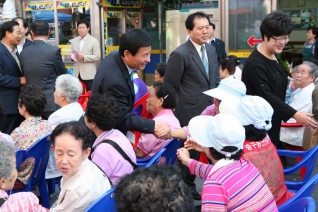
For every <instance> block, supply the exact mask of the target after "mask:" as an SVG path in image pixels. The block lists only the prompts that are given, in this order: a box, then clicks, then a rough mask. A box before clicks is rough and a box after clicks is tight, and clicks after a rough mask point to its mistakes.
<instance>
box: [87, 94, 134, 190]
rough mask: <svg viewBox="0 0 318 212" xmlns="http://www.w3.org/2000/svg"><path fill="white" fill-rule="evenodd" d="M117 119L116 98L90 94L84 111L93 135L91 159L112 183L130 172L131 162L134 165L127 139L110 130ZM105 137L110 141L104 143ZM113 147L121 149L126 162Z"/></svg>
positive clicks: (116, 131) (118, 113)
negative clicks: (125, 156) (95, 137)
mask: <svg viewBox="0 0 318 212" xmlns="http://www.w3.org/2000/svg"><path fill="white" fill-rule="evenodd" d="M119 118H120V107H119V106H118V104H117V101H116V99H114V98H113V97H110V96H107V95H105V94H104V95H101V94H94V95H93V96H91V98H90V100H89V102H88V105H87V109H86V112H85V123H86V126H87V127H88V128H89V129H91V130H92V131H93V132H94V133H95V135H96V136H97V139H96V140H95V142H94V144H93V150H94V151H93V152H92V155H91V158H92V161H93V162H94V163H96V164H97V165H98V166H99V167H100V168H101V169H102V170H103V171H104V172H105V173H106V174H107V175H108V177H109V179H110V180H111V181H112V182H113V183H114V184H115V185H116V184H117V183H118V182H119V181H120V179H121V178H122V177H123V176H124V175H126V174H130V173H131V172H132V171H133V164H132V163H134V164H136V155H135V154H134V150H133V148H132V145H131V144H130V142H129V140H128V139H127V137H126V136H125V135H124V134H122V133H121V132H120V131H119V130H116V129H113V128H114V127H115V126H116V124H117V122H118V120H119ZM107 140H108V141H109V140H110V141H109V142H114V144H112V143H109V142H108V143H106V142H107ZM114 145H116V146H114ZM116 147H117V148H120V149H122V150H123V151H124V153H125V154H126V155H127V157H128V158H129V159H130V161H128V160H126V159H125V158H124V157H123V155H121V153H120V152H118V151H117V149H116ZM131 162H132V163H131Z"/></svg>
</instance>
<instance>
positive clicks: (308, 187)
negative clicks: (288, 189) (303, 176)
mask: <svg viewBox="0 0 318 212" xmlns="http://www.w3.org/2000/svg"><path fill="white" fill-rule="evenodd" d="M317 182H318V173H317V174H316V175H315V176H313V177H312V178H311V179H310V180H309V181H308V182H307V183H306V184H305V185H304V186H303V187H302V188H301V189H299V190H298V191H297V192H296V193H295V195H294V196H292V197H291V198H290V199H289V200H287V201H286V202H284V203H283V204H282V205H280V206H279V207H278V210H279V211H281V210H284V209H285V208H287V207H288V206H289V205H291V204H292V203H294V202H296V201H297V200H299V199H301V198H306V197H310V196H311V194H312V192H313V191H314V188H315V186H316V184H317ZM291 211H297V210H291Z"/></svg>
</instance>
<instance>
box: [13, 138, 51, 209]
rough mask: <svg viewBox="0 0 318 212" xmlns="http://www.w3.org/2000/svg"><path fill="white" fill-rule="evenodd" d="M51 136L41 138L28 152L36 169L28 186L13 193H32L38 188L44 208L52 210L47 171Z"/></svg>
mask: <svg viewBox="0 0 318 212" xmlns="http://www.w3.org/2000/svg"><path fill="white" fill-rule="evenodd" d="M50 135H51V134H48V135H46V136H44V137H42V138H40V139H39V140H38V141H37V142H35V143H34V144H33V145H32V146H31V147H30V148H29V149H28V150H27V152H28V157H33V158H35V164H34V169H33V171H32V174H31V176H30V180H29V183H28V185H27V186H26V187H25V188H23V189H20V190H12V193H17V192H25V191H31V189H32V188H34V187H38V188H39V191H40V194H41V198H42V201H43V205H44V207H46V208H48V209H50V199H49V194H48V191H47V187H46V181H45V170H46V167H47V163H48V161H49V152H50V148H51V141H50V140H49V139H48V138H49V136H50Z"/></svg>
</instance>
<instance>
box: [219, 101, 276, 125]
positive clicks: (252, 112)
mask: <svg viewBox="0 0 318 212" xmlns="http://www.w3.org/2000/svg"><path fill="white" fill-rule="evenodd" d="M220 112H221V113H229V114H232V115H234V116H235V117H236V118H238V120H239V121H240V122H241V124H242V125H243V126H247V125H250V124H253V125H254V127H255V128H256V129H259V130H266V131H267V130H269V129H271V128H272V122H271V120H272V116H273V113H274V110H273V108H272V106H271V105H270V104H269V103H268V102H267V101H266V100H265V99H263V98H262V97H259V96H250V95H246V96H244V97H243V98H242V99H241V100H240V101H235V100H234V101H233V100H225V101H222V102H221V104H220Z"/></svg>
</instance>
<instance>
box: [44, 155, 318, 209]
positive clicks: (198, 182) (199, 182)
mask: <svg viewBox="0 0 318 212" xmlns="http://www.w3.org/2000/svg"><path fill="white" fill-rule="evenodd" d="M295 163H296V160H294V159H292V158H288V166H289V167H290V166H292V165H293V164H295ZM316 173H318V164H316V167H315V169H314V171H313V175H314V174H316ZM285 179H286V180H288V181H300V180H301V178H300V174H299V172H296V173H295V174H292V175H289V176H286V177H285ZM195 182H196V185H197V191H198V192H199V193H201V190H202V186H203V180H202V179H199V178H197V179H196V181H195ZM58 194H59V190H58V188H56V192H55V193H54V194H53V195H51V198H50V201H51V205H53V204H54V202H55V201H56V200H57V198H58ZM312 197H313V198H314V199H315V201H316V204H317V209H316V211H318V185H317V186H316V188H315V190H314V192H313V195H312ZM200 204H201V201H194V205H195V206H196V205H200Z"/></svg>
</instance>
